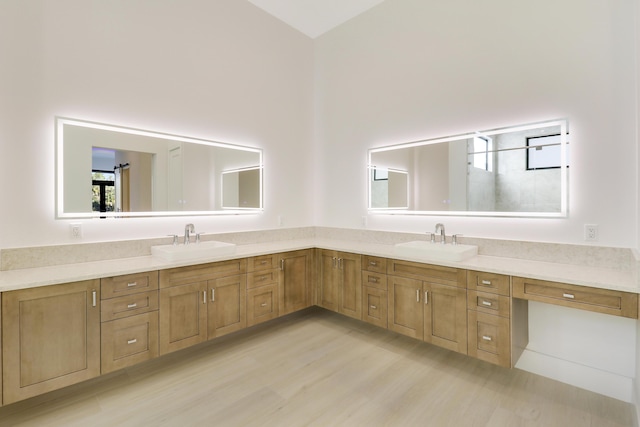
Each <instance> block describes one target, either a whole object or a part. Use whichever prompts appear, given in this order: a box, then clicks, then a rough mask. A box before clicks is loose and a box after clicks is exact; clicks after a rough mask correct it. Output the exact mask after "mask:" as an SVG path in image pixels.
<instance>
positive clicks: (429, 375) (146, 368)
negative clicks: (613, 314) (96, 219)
mask: <svg viewBox="0 0 640 427" xmlns="http://www.w3.org/2000/svg"><path fill="white" fill-rule="evenodd" d="M634 411H635V410H634V408H633V406H632V405H630V404H627V403H624V402H620V401H617V400H615V399H610V398H607V397H603V396H600V395H598V394H595V393H591V392H588V391H585V390H581V389H578V388H575V387H571V386H569V385H565V384H562V383H559V382H556V381H553V380H549V379H546V378H543V377H540V376H537V375H533V374H530V373H527V372H523V371H520V370H517V369H513V370H508V369H504V368H499V367H495V366H493V365H490V364H488V363H484V362H481V361H478V360H474V359H472V358H470V357H467V356H462V355H458V354H456V353H452V352H449V351H447V350H443V349H440V348H438V347H435V346H431V345H428V344H423V343H419V342H417V341H415V340H413V339H410V338H406V337H403V336H400V335H397V334H394V333H391V332H389V331H385V330H383V329H379V328H377V327H375V326H369V325H367V324H365V323H362V322H358V321H355V320H351V319H348V318H345V317H342V316H340V315H338V314H335V313H331V312H327V311H324V310H322V309H318V308H313V309H309V310H306V311H304V312H302V313H297V314H294V315H292V316H288V317H285V318H282V319H277V320H275V321H273V322H270V323H268V324H263V325H258V326H257V327H254V328H250V329H247V330H245V331H242V332H240V333H237V334H233V335H231V336H227V337H223V338H219V339H217V340H215V341H211V342H209V343H207V344H206V345H201V346H198V347H197V348H193V349H188V350H186V351H182V352H178V353H174V354H171V355H168V356H165V357H161V358H159V359H156V360H154V361H151V362H148V363H145V364H142V366H136V367H132V368H129V369H126V370H122V371H119V372H116V373H113V374H110V375H108V376H106V377H101V378H98V379H96V380H92V381H89V382H86V383H83V384H79V385H76V386H73V387H69V388H67V389H65V390H60V391H57V392H54V393H51V394H49V395H46V396H44V397H43V396H39V397H37V398H34V399H30V400H28V401H24V402H19V403H16V404H13V405H9V406H7V407H5V408H0V425H2V426H47V427H53V426H180V427H187V426H308V425H313V426H366V427H372V426H430V427H431V426H433V427H438V426H456V427H457V426H509V427H511V426H545V427H549V426H562V427H573V426H594V427H595V426H598V427H601V426H633V425H634V419H635V417H634V413H635V412H634Z"/></svg>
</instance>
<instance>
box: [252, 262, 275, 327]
mask: <svg viewBox="0 0 640 427" xmlns="http://www.w3.org/2000/svg"><path fill="white" fill-rule="evenodd" d="M278 258H279V256H278V255H277V254H271V255H261V256H259V257H252V258H249V260H248V269H249V272H248V273H247V326H253V325H257V324H258V323H262V322H266V321H267V320H271V319H275V318H276V317H278V313H279V310H278V304H279V298H278V284H279V281H280V267H279V266H280V263H279V262H278Z"/></svg>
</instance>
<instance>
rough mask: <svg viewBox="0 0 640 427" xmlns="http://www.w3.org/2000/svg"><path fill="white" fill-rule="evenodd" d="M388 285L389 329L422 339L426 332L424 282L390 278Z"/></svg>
mask: <svg viewBox="0 0 640 427" xmlns="http://www.w3.org/2000/svg"><path fill="white" fill-rule="evenodd" d="M387 284H388V287H389V291H388V298H389V307H388V310H387V311H388V314H389V322H388V327H389V329H390V330H392V331H395V332H398V333H400V334H403V335H407V336H410V337H412V338H417V339H422V337H423V331H424V317H423V311H424V310H423V305H424V304H423V302H422V294H423V289H422V281H420V280H417V279H408V278H406V277H395V276H389V277H388V279H387Z"/></svg>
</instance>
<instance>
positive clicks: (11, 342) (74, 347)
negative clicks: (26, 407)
mask: <svg viewBox="0 0 640 427" xmlns="http://www.w3.org/2000/svg"><path fill="white" fill-rule="evenodd" d="M2 328H3V337H2V356H3V357H2V359H3V394H4V396H3V399H4V403H5V404H9V403H13V402H17V401H19V400H22V399H26V398H29V397H32V396H36V395H38V394H42V393H46V392H48V391H52V390H56V389H59V388H62V387H66V386H68V385H71V384H75V383H78V382H81V381H84V380H87V379H89V378H93V377H96V376H98V375H100V281H99V280H87V281H82V282H73V283H67V284H61V285H54V286H45V287H39V288H32V289H24V290H18V291H10V292H4V293H3V295H2Z"/></svg>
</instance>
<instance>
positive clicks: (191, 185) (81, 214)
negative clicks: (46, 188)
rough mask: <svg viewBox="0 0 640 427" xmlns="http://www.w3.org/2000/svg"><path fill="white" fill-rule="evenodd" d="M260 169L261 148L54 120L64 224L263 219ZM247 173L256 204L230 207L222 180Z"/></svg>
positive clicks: (245, 185) (245, 187)
mask: <svg viewBox="0 0 640 427" xmlns="http://www.w3.org/2000/svg"><path fill="white" fill-rule="evenodd" d="M262 168H263V166H262V150H260V149H257V148H252V147H246V146H241V145H233V144H228V143H223V142H217V141H209V140H202V139H196V138H190V137H185V136H177V135H170V134H165V133H160V132H154V131H148V130H140V129H131V128H125V127H121V126H114V125H108V124H103V123H93V122H86V121H81V120H75V119H65V118H58V119H57V120H56V181H57V183H56V192H57V194H56V203H57V208H56V213H57V217H58V218H98V217H99V218H105V217H119V218H124V217H140V216H160V215H170V216H176V215H212V214H230V213H251V212H259V211H261V210H262V206H263V200H262V176H263V175H262V171H263V169H262ZM247 169H251V170H252V171H253V172H251V174H252V177H251V179H246V178H244V177H243V178H242V179H241V182H242V184H241V185H240V187H239V188H238V189H237V190H242V192H243V193H242V194H243V195H249V194H250V195H251V198H250V199H247V198H244V199H243V200H242V201H241V202H240V201H238V202H236V203H233V204H231V205H226V202H225V201H226V200H228V199H229V197H231V196H229V195H226V194H225V186H224V185H223V180H224V179H223V172H224V171H229V170H236V171H239V170H247ZM96 173H100V174H102V175H95V174H96ZM107 173H108V174H109V175H108V176H107V175H106V174H107ZM97 181H99V182H97ZM102 181H104V182H102ZM235 197H238V195H237V194H236V196H235ZM247 197H248V196H247ZM238 200H240V199H238Z"/></svg>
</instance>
